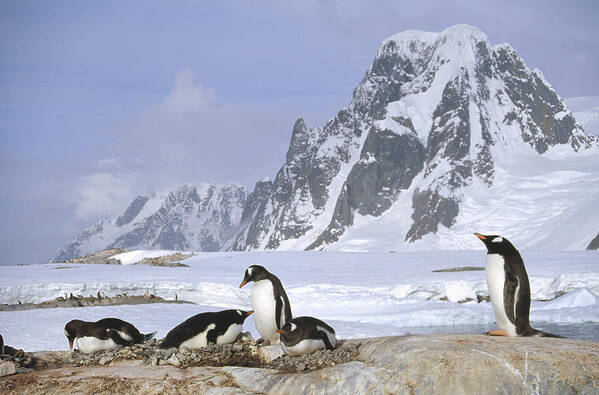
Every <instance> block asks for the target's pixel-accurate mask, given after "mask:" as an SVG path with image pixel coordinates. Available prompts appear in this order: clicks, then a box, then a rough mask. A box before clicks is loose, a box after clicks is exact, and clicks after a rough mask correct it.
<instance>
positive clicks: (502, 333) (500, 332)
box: [483, 330, 509, 336]
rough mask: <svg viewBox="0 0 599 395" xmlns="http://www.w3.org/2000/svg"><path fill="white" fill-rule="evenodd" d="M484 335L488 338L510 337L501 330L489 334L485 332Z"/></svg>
mask: <svg viewBox="0 0 599 395" xmlns="http://www.w3.org/2000/svg"><path fill="white" fill-rule="evenodd" d="M483 334H484V335H487V336H509V335H508V334H507V331H500V330H495V331H489V332H485V333H483Z"/></svg>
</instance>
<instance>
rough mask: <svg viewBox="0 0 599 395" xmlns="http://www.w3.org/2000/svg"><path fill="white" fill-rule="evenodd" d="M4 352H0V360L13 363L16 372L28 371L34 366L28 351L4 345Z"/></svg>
mask: <svg viewBox="0 0 599 395" xmlns="http://www.w3.org/2000/svg"><path fill="white" fill-rule="evenodd" d="M9 351H10V353H9ZM5 352H6V354H0V360H3V361H11V362H12V363H14V364H15V369H16V371H17V373H26V372H30V371H31V370H32V368H33V367H34V362H35V361H34V359H33V357H32V356H31V354H30V353H28V352H25V351H23V350H16V349H14V348H12V347H8V346H5Z"/></svg>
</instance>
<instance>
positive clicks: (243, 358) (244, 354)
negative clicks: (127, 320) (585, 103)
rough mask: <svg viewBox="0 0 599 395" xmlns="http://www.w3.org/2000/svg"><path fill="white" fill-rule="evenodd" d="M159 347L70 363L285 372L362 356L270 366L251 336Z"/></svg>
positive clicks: (344, 350)
mask: <svg viewBox="0 0 599 395" xmlns="http://www.w3.org/2000/svg"><path fill="white" fill-rule="evenodd" d="M159 344H160V343H159V342H158V341H157V340H156V339H152V340H151V341H150V342H148V343H145V344H137V345H134V346H133V347H118V348H115V349H112V350H106V351H97V352H95V353H89V354H83V353H80V352H78V351H75V352H73V353H71V354H70V355H69V357H68V359H67V362H68V363H71V364H73V365H75V366H91V365H106V364H110V363H111V362H113V361H120V360H136V361H139V363H140V364H142V365H151V366H163V365H171V366H177V367H180V368H187V367H191V366H246V367H261V368H271V369H278V370H280V371H282V372H305V371H313V370H317V369H323V368H326V367H330V366H335V365H337V364H341V363H345V362H349V361H356V360H358V356H359V352H358V348H359V344H356V343H351V344H345V345H343V346H342V347H339V348H337V349H335V350H319V351H316V352H314V353H312V354H307V355H300V356H290V355H282V356H280V357H278V358H276V359H274V360H272V361H271V362H270V363H266V362H264V360H262V359H261V357H260V355H261V354H260V352H259V348H260V346H258V345H257V343H256V342H255V341H254V340H253V339H252V338H251V335H249V333H248V334H247V335H246V334H243V335H242V336H240V337H239V338H238V340H237V342H236V343H234V344H229V345H216V344H210V345H208V346H207V347H205V348H201V349H194V350H191V349H189V348H187V347H182V348H181V349H169V350H163V349H160V348H158V346H159Z"/></svg>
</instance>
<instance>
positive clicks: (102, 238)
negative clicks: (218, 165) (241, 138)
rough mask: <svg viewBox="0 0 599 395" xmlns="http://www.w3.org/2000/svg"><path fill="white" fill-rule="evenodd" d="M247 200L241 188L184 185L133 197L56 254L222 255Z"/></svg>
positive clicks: (61, 256)
mask: <svg viewBox="0 0 599 395" xmlns="http://www.w3.org/2000/svg"><path fill="white" fill-rule="evenodd" d="M246 199H247V191H246V189H245V187H243V186H241V185H237V184H229V185H224V186H216V185H210V184H198V185H191V184H186V185H183V186H181V187H179V188H176V189H174V190H172V191H170V192H167V193H163V194H156V195H153V196H151V197H147V196H138V197H136V198H135V199H134V200H133V202H131V204H130V205H129V207H128V208H127V209H126V210H125V212H124V213H123V214H122V215H121V216H120V217H118V218H116V219H113V220H101V221H99V222H98V223H96V224H95V225H94V226H92V227H91V228H89V229H86V230H85V231H83V232H82V233H81V234H80V235H79V236H78V237H77V239H76V240H75V241H73V242H72V243H70V244H68V245H66V246H65V247H63V248H61V249H60V250H59V251H58V252H57V255H56V257H55V258H54V261H57V262H59V261H64V260H66V259H70V258H74V257H77V256H83V255H87V254H89V253H92V252H96V251H99V250H103V249H106V248H126V249H143V248H148V249H169V250H193V251H218V250H220V249H227V248H229V245H228V244H227V241H228V240H231V238H232V236H233V235H234V234H235V232H236V230H237V228H238V226H239V223H240V220H241V214H242V211H243V208H244V207H245V203H246Z"/></svg>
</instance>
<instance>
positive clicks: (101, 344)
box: [76, 336, 117, 354]
mask: <svg viewBox="0 0 599 395" xmlns="http://www.w3.org/2000/svg"><path fill="white" fill-rule="evenodd" d="M76 341H77V349H78V350H79V351H80V352H83V353H86V354H87V353H90V352H94V351H99V350H110V349H111V348H115V347H116V346H117V344H116V343H115V342H114V340H112V339H106V340H102V339H98V338H97V337H93V336H84V337H78V338H77V340H76Z"/></svg>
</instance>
